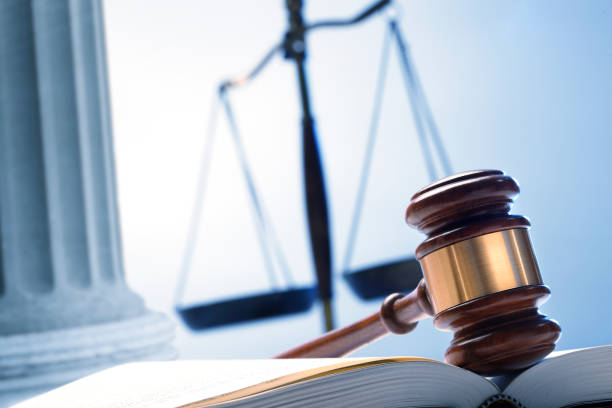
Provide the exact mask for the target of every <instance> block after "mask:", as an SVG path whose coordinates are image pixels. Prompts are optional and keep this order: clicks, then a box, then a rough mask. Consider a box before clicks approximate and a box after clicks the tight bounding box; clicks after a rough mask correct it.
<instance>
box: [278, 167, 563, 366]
mask: <svg viewBox="0 0 612 408" xmlns="http://www.w3.org/2000/svg"><path fill="white" fill-rule="evenodd" d="M518 193H519V186H518V184H517V182H516V181H515V180H514V179H513V178H512V177H509V176H507V175H505V174H504V173H503V172H502V171H499V170H478V171H470V172H465V173H459V174H455V175H453V176H450V177H447V178H445V179H442V180H439V181H437V182H435V183H433V184H431V185H429V186H427V187H425V188H423V189H421V190H419V191H418V192H417V193H415V194H414V195H413V196H412V198H411V200H410V205H409V206H408V209H407V210H406V221H407V222H408V224H409V225H410V226H412V227H414V228H416V229H418V230H419V231H421V232H423V233H425V234H426V235H427V239H426V240H425V241H423V242H422V243H421V244H420V245H419V246H418V247H417V248H416V251H415V254H416V257H417V259H418V260H419V262H420V264H421V267H422V269H423V276H424V278H423V280H421V282H420V283H419V285H418V286H417V288H416V289H415V290H414V291H412V292H411V293H410V294H408V295H403V294H399V293H395V294H392V295H389V296H388V297H387V298H386V299H385V300H384V301H383V303H382V306H381V308H380V311H379V312H378V313H374V314H372V315H371V316H368V317H366V318H365V319H363V320H360V321H358V322H356V323H354V324H352V325H350V326H347V327H344V328H341V329H337V330H334V331H331V332H329V333H327V334H325V335H323V336H321V337H319V338H317V339H315V340H312V341H309V342H307V343H304V344H302V345H301V346H298V347H296V348H293V349H291V350H289V351H286V352H284V353H282V354H279V355H278V356H276V358H306V357H341V356H345V355H347V354H349V353H351V352H353V351H355V350H357V349H358V348H360V347H362V346H364V345H365V344H368V343H370V342H372V341H374V340H376V339H378V338H380V337H382V336H384V335H386V334H388V333H395V334H405V333H408V332H410V331H412V330H413V329H414V328H415V327H416V325H417V322H418V321H419V320H422V319H425V318H428V317H433V319H434V326H435V327H436V328H437V329H439V330H444V331H452V332H453V334H454V336H453V340H452V342H451V344H450V346H449V348H448V349H447V350H446V353H445V360H446V362H447V363H449V364H453V365H456V366H459V367H463V368H466V369H468V370H471V371H473V372H475V373H477V374H481V375H487V376H493V375H501V374H506V373H509V372H512V371H515V370H519V369H523V368H526V367H529V366H531V365H532V364H534V363H536V362H538V361H540V360H541V359H543V358H544V357H546V356H547V355H548V354H549V353H550V352H551V351H552V350H553V349H554V348H555V342H556V341H557V340H558V338H559V336H560V334H561V328H560V327H559V325H558V324H557V323H556V322H555V321H554V320H551V319H548V318H547V317H546V316H544V315H542V314H540V312H539V311H538V306H539V305H540V304H542V303H544V302H545V301H546V300H547V299H548V298H549V296H550V289H549V288H548V287H547V286H545V285H544V284H543V283H542V278H541V276H540V271H539V268H538V264H537V262H536V258H535V255H534V253H533V249H532V245H531V241H530V239H529V234H528V229H529V227H530V223H529V220H527V219H526V218H525V217H523V216H520V215H511V214H509V212H510V208H511V206H512V203H513V200H514V198H515V197H516V196H517V195H518Z"/></svg>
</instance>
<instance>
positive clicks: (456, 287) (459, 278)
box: [420, 228, 543, 314]
mask: <svg viewBox="0 0 612 408" xmlns="http://www.w3.org/2000/svg"><path fill="white" fill-rule="evenodd" d="M420 261H421V266H422V268H423V274H424V275H425V281H426V282H427V288H428V290H429V296H430V299H431V302H432V306H433V308H434V311H435V313H436V314H437V313H439V312H441V311H443V310H446V309H449V308H451V307H453V306H456V305H458V304H461V303H464V302H467V301H469V300H472V299H476V298H479V297H481V296H485V295H488V294H491V293H496V292H500V291H503V290H507V289H513V288H517V287H521V286H528V285H540V284H542V283H543V282H542V277H541V276H540V271H539V269H538V264H537V262H536V258H535V255H534V253H533V249H532V246H531V241H530V240H529V232H528V230H527V229H526V228H515V229H509V230H504V231H497V232H493V233H490V234H485V235H480V236H477V237H475V238H471V239H468V240H465V241H460V242H457V243H455V244H452V245H448V246H446V247H443V248H440V249H438V250H436V251H434V252H431V253H429V254H427V255H426V256H424V257H423V258H422V259H421V260H420Z"/></svg>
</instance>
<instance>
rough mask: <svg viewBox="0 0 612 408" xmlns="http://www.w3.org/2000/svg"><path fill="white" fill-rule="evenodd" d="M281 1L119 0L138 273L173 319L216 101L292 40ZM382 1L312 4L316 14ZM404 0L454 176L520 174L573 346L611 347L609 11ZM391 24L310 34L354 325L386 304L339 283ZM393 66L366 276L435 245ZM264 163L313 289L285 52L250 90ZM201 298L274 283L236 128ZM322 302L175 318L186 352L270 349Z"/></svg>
mask: <svg viewBox="0 0 612 408" xmlns="http://www.w3.org/2000/svg"><path fill="white" fill-rule="evenodd" d="M283 4H284V2H283V1H281V0H265V1H257V2H254V1H247V0H226V1H222V2H212V1H197V0H175V1H172V2H168V1H161V0H106V1H105V3H104V6H105V14H106V30H107V47H108V55H109V68H110V81H111V91H112V92H111V93H112V104H113V118H114V129H115V132H114V134H115V140H116V142H115V146H116V159H117V160H116V161H117V166H118V183H119V197H120V210H121V215H122V227H123V243H124V253H125V263H126V267H127V275H128V281H129V282H130V284H131V286H132V287H133V288H134V289H135V290H136V291H138V292H139V293H140V294H142V295H143V296H144V297H145V299H146V301H147V303H148V304H149V305H150V306H151V307H152V308H155V309H158V310H164V311H166V312H168V313H172V296H173V291H174V286H175V284H176V281H177V279H178V269H179V264H180V260H181V256H182V250H183V246H184V243H185V238H186V234H187V228H188V223H189V215H190V213H191V206H192V202H193V199H194V194H195V185H196V175H197V172H198V169H199V165H200V159H201V150H202V148H203V146H204V141H205V137H204V135H205V130H206V126H207V121H208V111H209V109H210V105H211V101H212V96H213V93H214V90H215V88H216V86H217V84H218V83H219V81H220V80H222V79H225V78H227V77H232V76H235V75H237V74H242V73H244V72H245V71H246V70H248V69H249V68H250V67H251V66H252V65H253V64H254V63H255V62H256V61H257V60H258V59H259V58H260V57H261V55H262V54H263V52H264V51H265V50H266V49H267V47H269V46H271V45H272V44H273V43H274V42H276V41H278V40H279V39H280V36H281V33H282V32H283V30H284V29H285V13H284V9H283ZM366 4H368V2H367V1H357V0H353V1H348V0H342V1H334V2H328V1H324V0H311V1H308V2H307V6H306V12H307V13H306V14H307V17H308V18H309V19H311V20H315V19H318V18H323V17H342V16H348V15H351V14H353V13H354V12H356V11H358V10H360V9H361V8H362V7H364V6H365V5H366ZM397 6H398V9H399V13H400V20H401V22H402V29H403V30H404V33H405V35H406V37H407V39H408V41H409V43H410V45H411V52H412V55H413V57H414V60H415V63H416V67H417V69H418V71H419V74H420V77H421V80H422V82H423V86H424V88H425V92H426V95H427V97H428V100H429V103H430V106H431V108H432V111H433V114H434V116H435V118H436V120H437V122H438V125H439V128H440V132H441V135H442V138H443V140H444V142H445V144H446V147H447V149H448V152H449V155H450V158H451V161H452V164H453V167H454V169H455V171H463V170H470V169H479V168H498V169H503V170H504V171H505V172H506V173H507V174H510V175H512V176H514V177H515V178H516V179H517V180H518V181H519V183H520V185H521V188H522V193H521V195H520V196H519V198H518V199H517V202H516V205H515V207H514V212H515V213H518V214H524V215H526V216H527V217H529V218H530V219H531V221H532V224H533V227H532V234H531V235H532V240H533V243H534V247H535V251H536V255H537V257H538V261H539V264H540V268H541V271H542V275H543V277H544V281H545V283H546V284H548V285H549V286H550V287H551V288H552V291H553V296H552V297H551V299H550V300H549V301H548V303H546V304H545V305H544V307H543V311H544V312H545V313H546V314H547V315H549V316H551V317H553V318H555V319H556V320H558V321H559V323H560V324H561V326H562V327H563V330H564V332H563V336H562V338H561V340H560V343H559V348H563V349H568V348H578V347H586V346H594V345H601V344H608V343H611V342H612V341H611V338H612V329H610V325H609V324H608V318H609V311H610V310H612V297H611V296H610V288H611V287H612V276H611V274H610V270H609V264H610V261H609V253H610V241H609V237H610V226H611V225H612V215H611V212H610V199H611V198H612V195H611V193H610V189H611V187H612V183H611V181H610V169H611V168H612V167H611V165H610V153H611V151H612V142H611V136H612V135H611V133H612V132H611V125H612V123H611V122H612V103H611V102H612V101H611V95H612V81H611V80H610V74H611V73H612V2H611V1H595V0H592V1H538V2H533V1H526V0H524V1H500V0H496V1H467V0H463V1H441V0H433V1H405V0H399V1H398V2H397ZM384 28H385V19H384V15H380V16H379V17H377V18H375V19H374V20H372V21H371V22H368V23H366V24H364V25H361V26H359V27H357V28H352V29H346V30H330V31H325V32H323V31H321V32H318V33H314V34H312V36H311V37H309V47H310V55H309V62H308V67H309V69H310V73H311V80H312V98H313V105H314V110H315V115H316V117H317V124H318V130H319V136H320V140H321V149H322V153H323V158H324V162H325V170H326V173H327V177H328V192H329V197H330V212H331V216H332V218H331V220H332V226H333V230H332V234H333V241H334V247H333V250H334V263H335V273H336V277H337V278H336V279H335V286H336V302H335V306H334V308H335V311H336V313H337V316H338V321H339V323H340V324H347V323H350V322H352V321H354V320H356V319H359V318H361V317H362V316H365V315H366V314H369V313H371V312H373V311H375V310H376V309H377V308H378V303H377V302H374V303H363V302H361V301H359V300H358V299H357V298H356V297H355V296H354V295H353V294H351V293H350V292H349V291H348V289H347V287H346V286H345V284H344V282H343V281H342V280H341V278H340V273H341V270H340V268H341V261H342V257H343V255H344V250H345V246H346V241H347V234H348V228H349V225H350V218H351V213H352V205H353V202H354V199H355V193H356V189H357V183H358V175H359V171H360V165H361V161H362V158H363V154H364V147H365V140H366V134H367V128H368V124H369V117H370V110H371V104H372V98H373V93H374V89H375V77H376V72H377V66H378V61H379V56H380V46H381V44H382V37H383V32H384ZM399 74H400V73H399V71H398V64H397V59H396V55H395V54H394V55H393V57H392V60H391V70H390V74H389V77H388V82H387V85H388V86H387V88H386V95H385V100H384V105H383V114H382V117H381V126H380V129H379V137H378V141H377V145H376V150H375V153H374V159H373V168H372V174H371V178H370V183H369V185H368V192H367V197H366V201H365V206H364V213H363V222H362V224H361V230H360V235H359V236H358V238H357V243H356V253H355V257H354V259H353V266H354V267H357V266H362V265H366V264H370V263H376V262H379V261H383V260H385V259H390V258H394V257H398V256H403V255H407V254H409V253H410V252H411V251H412V250H413V249H414V247H415V246H416V245H417V244H418V243H419V242H420V241H421V240H422V238H423V237H422V236H420V235H419V234H418V233H417V232H415V231H412V230H410V228H408V227H407V226H406V225H405V223H404V221H403V212H404V210H405V207H406V206H407V204H408V202H409V198H410V196H411V195H412V193H413V192H414V191H416V190H417V189H418V188H420V187H422V186H423V185H425V184H427V183H428V178H427V174H426V172H425V165H424V162H423V159H422V156H421V154H420V150H419V149H420V148H419V146H418V143H417V137H416V134H415V132H414V128H413V123H412V117H411V115H410V109H409V105H408V104H407V101H406V97H405V94H404V90H403V84H402V82H401V77H400V75H399ZM232 100H233V101H234V103H235V110H236V116H237V118H238V120H239V122H240V127H241V130H242V132H243V134H244V139H245V144H246V147H247V150H248V156H249V161H250V162H251V164H252V167H253V172H254V175H255V181H256V183H257V185H258V187H259V188H260V191H261V194H262V197H263V200H264V201H265V204H266V206H267V207H268V211H269V212H270V213H271V214H272V218H273V222H274V227H275V228H276V230H277V231H278V234H279V236H280V238H281V241H282V246H283V249H284V251H285V252H286V255H287V256H288V258H289V263H290V266H291V270H292V272H293V274H294V277H295V279H296V281H297V282H298V283H302V284H308V283H311V282H312V279H313V278H312V276H313V274H312V264H311V260H310V257H309V252H308V241H307V233H306V228H305V220H304V204H303V196H302V185H301V165H300V143H299V140H300V139H299V127H298V125H299V120H300V118H299V110H298V104H297V101H298V97H297V94H296V84H295V78H294V71H293V67H292V66H291V65H290V64H289V63H287V62H285V61H283V60H282V59H278V60H276V61H275V62H274V63H273V65H272V66H270V67H269V69H267V70H266V71H265V72H264V73H263V74H262V75H261V78H259V79H258V80H257V82H255V83H254V84H252V85H250V86H248V87H246V88H245V89H241V90H239V91H237V92H236V93H234V94H233V95H232ZM217 142H218V143H217V144H216V145H215V154H214V159H213V161H212V163H211V165H212V174H211V177H212V178H211V183H210V185H209V190H208V196H207V200H206V203H205V207H204V217H203V219H202V223H201V225H199V226H198V228H199V232H200V233H199V239H198V252H197V256H196V259H195V261H194V269H193V271H192V273H191V274H190V279H189V290H188V291H187V294H186V301H197V300H207V301H210V300H213V299H214V298H219V297H225V296H232V295H240V294H246V293H248V292H250V291H258V290H264V289H265V288H266V287H268V282H267V280H266V276H265V269H264V265H263V262H262V259H261V255H260V253H259V247H258V246H257V243H256V242H255V239H256V238H255V232H254V229H253V224H252V221H251V218H250V217H251V215H250V212H249V207H248V200H247V196H246V190H245V185H244V182H243V181H242V179H241V176H240V173H239V169H238V165H237V162H236V159H235V155H234V153H233V150H232V149H233V147H232V145H231V143H230V138H229V133H228V131H227V126H226V125H225V123H224V122H223V121H222V122H221V125H220V127H219V131H218V140H217ZM320 315H321V311H320V310H319V309H313V310H312V311H311V312H309V313H307V314H304V315H300V316H296V317H294V318H282V319H274V320H269V321H265V322H257V323H252V324H245V325H241V326H236V327H232V328H227V329H219V330H213V331H209V332H202V333H197V334H194V333H190V332H188V331H187V330H186V329H184V328H183V327H182V326H180V324H179V326H178V327H177V340H176V345H177V348H178V349H179V351H180V352H181V355H182V357H183V358H247V357H266V356H271V355H273V354H276V353H278V352H280V351H282V350H284V349H286V348H288V347H291V346H293V345H295V344H298V343H300V342H302V341H304V340H307V339H309V338H312V337H314V336H316V335H318V334H319V333H320V330H321V319H320V317H321V316H320ZM449 340H450V334H448V333H441V332H437V331H436V330H435V329H434V328H433V326H432V324H431V322H430V321H429V322H423V323H421V324H420V325H419V327H418V328H417V330H416V331H415V332H414V333H413V334H410V335H408V336H403V337H398V336H390V337H387V338H385V339H383V340H381V341H379V342H377V343H374V344H372V345H370V346H367V347H366V348H364V349H362V350H361V351H360V352H359V355H420V356H424V357H432V358H437V359H441V358H442V356H443V352H444V350H445V348H446V347H447V346H448V343H449Z"/></svg>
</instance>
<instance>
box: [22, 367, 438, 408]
mask: <svg viewBox="0 0 612 408" xmlns="http://www.w3.org/2000/svg"><path fill="white" fill-rule="evenodd" d="M394 361H432V360H426V359H419V358H409V357H401V358H369V359H364V358H341V359H338V358H336V359H287V360H282V359H279V360H275V359H271V360H205V361H169V362H142V363H131V364H125V365H121V366H118V367H114V368H111V369H108V370H105V371H102V372H100V373H97V374H94V375H91V376H89V377H86V378H83V379H81V380H77V381H75V382H73V383H70V384H68V385H65V386H63V387H60V388H58V389H56V390H53V391H50V392H48V393H46V394H43V395H41V396H38V397H35V398H33V399H31V400H28V401H25V402H22V403H20V404H17V405H15V406H14V407H15V408H34V407H49V406H61V407H65V408H69V407H75V408H76V407H83V406H87V407H90V408H102V407H105V408H110V407H112V408H144V407H146V408H162V407H164V408H165V407H180V406H187V405H188V404H190V403H193V402H199V404H198V406H208V405H212V404H216V403H219V402H223V401H230V400H233V399H237V398H242V397H245V396H248V395H253V394H257V393H261V392H265V391H269V390H271V389H275V388H278V387H281V386H284V385H288V384H291V383H295V382H300V381H304V380H306V379H311V378H316V377H318V376H322V375H327V374H333V373H337V372H340V371H342V370H351V369H356V368H360V367H363V366H365V365H374V364H385V363H389V362H394Z"/></svg>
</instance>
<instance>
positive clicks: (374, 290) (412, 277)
mask: <svg viewBox="0 0 612 408" xmlns="http://www.w3.org/2000/svg"><path fill="white" fill-rule="evenodd" d="M343 275H344V279H346V282H347V283H348V284H349V286H350V287H351V289H353V292H355V293H356V294H357V296H359V297H360V298H361V299H363V300H369V299H376V298H382V297H385V296H388V295H390V294H391V293H394V292H411V291H412V290H413V289H414V288H416V287H417V285H418V284H419V281H420V280H421V279H422V278H423V273H422V272H421V265H420V264H419V261H417V260H416V259H415V258H412V257H411V258H404V259H399V260H397V261H393V262H388V263H384V264H382V265H376V266H369V267H367V268H362V269H358V270H356V271H352V272H345V273H344V274H343Z"/></svg>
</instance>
